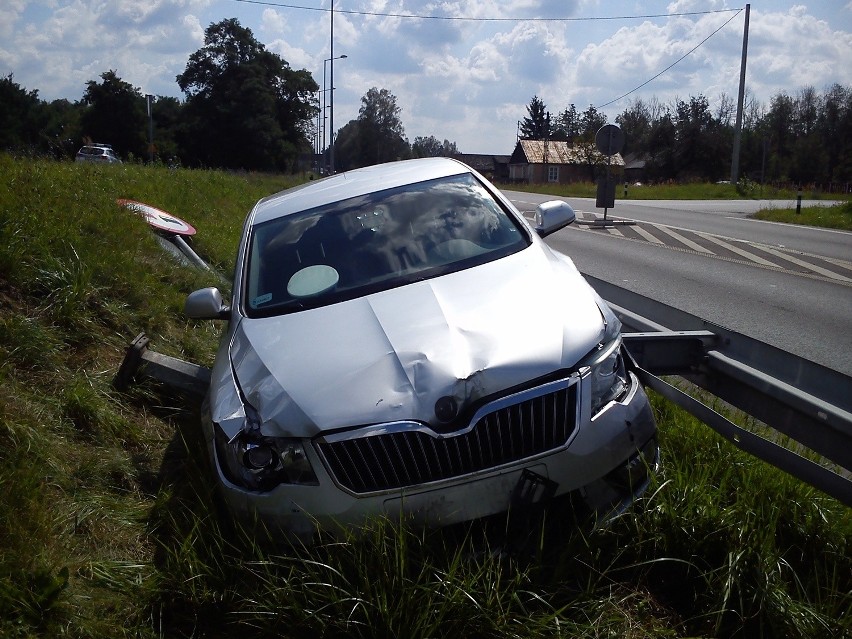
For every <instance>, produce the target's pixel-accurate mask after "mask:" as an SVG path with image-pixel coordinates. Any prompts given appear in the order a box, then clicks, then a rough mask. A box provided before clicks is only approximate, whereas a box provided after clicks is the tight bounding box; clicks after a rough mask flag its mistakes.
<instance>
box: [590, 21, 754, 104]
mask: <svg viewBox="0 0 852 639" xmlns="http://www.w3.org/2000/svg"><path fill="white" fill-rule="evenodd" d="M740 12H742V9H737V10H736V13H735V14H734V15H732V16H731V17H730V18H728V19H727V20H726V21H725V23H724V24H723V25H722V26H721V27H719V28H718V29H716V30H715V31H714V32H713V33H711V34H710V35H709V36H707V37H706V38H704V39H703V40H702V41H701V42H699V43H698V44H696V45H695V46H694V47H692V48H691V49H690V50H689V51H687V52H686V53H684V54H683V55H682V56H681V57H679V58H678V59H677V60H675V61H674V62H672V63H671V64H670V65H669V66H667V67H666V68H665V69H663V70H662V71H660V72H659V73H658V74H657V75H655V76H654V77H653V78H650V79H648V80H645V82H643V83H642V84H640V85H639V86H637V87H636V88H633V89H630V91H628V92H627V93H625V94H624V95H620V96H618V97H617V98H615V99H614V100H610V101H609V102H606V103H604V104H600V105H598V106H597V107H595V108H596V109H603V108H604V107H606V106H609V105H610V104H612V103H613V102H618V101H619V100H620V99H621V98H626V97H627V96H628V95H630V94H631V93H635V92H636V91H638V90H639V89H641V88H642V87H644V86H645V85H646V84H650V83H651V82H653V81H654V80H656V79H657V78H659V77H660V76H661V75H663V74H664V73H665V72H666V71H668V70H669V69H671V68H672V67H673V66H675V65H676V64H678V63H679V62H681V61H682V60H684V59H685V58H686V57H687V56H689V55H691V54H692V53H693V52H695V50H696V49H698V47H700V46H701V45H702V44H704V43H705V42H707V41H708V40H709V39H710V38H712V37H713V36H714V35H716V34H717V33H719V31H721V30H722V29H724V28H725V27H726V26H728V23H729V22H730V21H731V20H733V19H734V18H736V17H737V16H738V15H740ZM708 13H709V12H708ZM717 13H718V12H717Z"/></svg>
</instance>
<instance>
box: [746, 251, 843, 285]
mask: <svg viewBox="0 0 852 639" xmlns="http://www.w3.org/2000/svg"><path fill="white" fill-rule="evenodd" d="M760 250H762V251H766V252H767V253H770V254H772V255H775V256H776V257H780V258H781V259H782V260H787V261H788V262H792V263H793V264H796V265H798V266H802V267H804V268H806V269H808V270H809V271H813V272H814V273H819V274H820V275H823V276H825V277H829V278H831V279H833V280H839V281H841V282H852V279H849V278H848V277H844V276H842V275H839V274H837V273H834V272H833V271H829V270H826V269H824V268H821V267H819V266H817V265H815V264H811V263H810V262H805V261H803V260H800V259H797V258H795V257H793V256H792V255H788V254H787V253H782V252H781V251H776V250H775V249H773V248H769V247H768V246H762V247H761V249H760Z"/></svg>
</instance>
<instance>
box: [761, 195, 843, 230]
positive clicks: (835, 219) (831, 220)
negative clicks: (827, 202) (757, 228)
mask: <svg viewBox="0 0 852 639" xmlns="http://www.w3.org/2000/svg"><path fill="white" fill-rule="evenodd" d="M754 217H755V218H756V219H758V220H769V221H771V222H784V223H785V224H802V225H805V226H822V227H826V228H832V229H843V230H846V231H852V202H844V203H843V204H836V205H834V206H805V207H802V208H801V211H800V212H799V213H797V212H796V209H772V208H768V209H763V210H762V211H758V212H757V213H755V214H754Z"/></svg>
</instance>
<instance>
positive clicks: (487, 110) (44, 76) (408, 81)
mask: <svg viewBox="0 0 852 639" xmlns="http://www.w3.org/2000/svg"><path fill="white" fill-rule="evenodd" d="M330 1H331V0H319V1H318V2H312V3H309V4H312V5H313V6H315V7H323V8H325V9H327V8H328V7H329V5H330ZM297 4H298V3H297ZM731 6H732V5H731V2H730V0H642V1H640V0H606V1H604V0H569V1H565V0H517V1H514V2H512V3H507V2H498V1H497V0H425V1H418V0H347V2H346V3H345V4H344V3H339V4H338V7H339V8H340V9H343V8H345V9H346V10H361V11H367V12H373V13H414V14H419V15H432V16H448V17H479V18H496V17H504V18H505V17H511V18H516V17H522V16H523V17H529V18H556V17H560V18H577V17H590V16H624V15H630V14H633V15H636V14H643V15H649V14H655V15H656V14H668V13H683V12H692V11H707V10H714V11H717V10H729V9H731ZM737 6H741V5H737ZM850 11H852V3H850V2H847V3H843V4H841V3H831V2H810V3H808V4H804V3H801V2H798V3H797V2H796V1H795V0H766V1H765V2H762V3H760V4H759V6H753V7H752V12H751V25H750V36H749V56H748V76H747V86H748V88H749V90H750V91H751V92H752V93H753V94H754V96H755V98H756V99H757V100H759V101H761V102H763V103H768V101H769V99H770V97H771V96H772V95H774V94H776V93H777V92H779V91H786V92H788V93H790V94H793V93H795V92H796V91H797V90H798V89H800V88H801V87H802V86H804V85H813V86H814V87H815V88H817V90H822V89H823V88H824V87H825V86H827V85H829V84H831V83H834V82H838V83H840V84H844V85H847V86H848V85H852V20H851V19H850ZM731 15H732V13H730V12H727V11H725V12H719V13H711V14H706V15H687V16H669V17H661V18H653V19H644V20H641V19H640V20H626V21H625V20H597V21H582V22H578V21H540V20H528V21H521V22H510V21H503V22H500V21H487V22H473V21H460V20H415V19H410V18H403V17H389V16H380V15H354V14H351V13H345V12H343V11H341V10H339V11H336V12H335V14H334V54H335V56H340V55H342V54H346V55H347V56H348V59H346V60H342V61H336V62H335V67H334V70H335V85H336V88H337V91H336V93H335V124H336V125H337V126H340V125H342V124H345V123H346V122H347V121H348V120H350V119H352V118H354V117H357V114H358V109H359V107H360V98H361V96H362V95H364V93H366V91H367V90H368V89H369V88H371V87H373V86H375V87H378V88H387V89H388V90H390V91H391V92H392V93H394V95H396V96H397V98H398V102H399V104H400V106H402V107H403V109H404V110H403V113H402V118H403V124H404V125H405V128H406V132H407V133H408V135H409V138H410V139H413V138H414V137H416V136H418V135H435V136H436V137H438V138H440V139H443V138H447V139H450V140H453V141H456V142H457V143H458V144H459V147H460V149H461V150H462V151H466V152H491V153H508V152H510V151H511V148H512V146H513V144H514V139H515V132H516V124H517V120H519V119H521V118H523V117H524V116H525V115H526V109H525V107H526V105H527V104H528V103H529V100H530V99H531V98H532V96H533V95H539V96H541V97H542V98H543V99H544V100H545V103H546V105H547V107H548V109H549V110H550V111H551V112H552V113H555V112H558V111H560V110H562V109H563V108H565V107H566V106H568V104H569V103H574V104H575V105H576V106H577V108H578V109H581V110H582V109H585V108H586V107H587V106H588V105H589V104H590V103H591V104H596V105H600V104H603V103H604V102H607V101H609V100H612V99H613V98H615V97H617V96H619V95H621V94H623V93H626V92H627V91H629V90H630V89H633V88H634V87H636V86H637V85H639V84H640V83H642V82H645V81H646V80H649V79H650V78H651V77H653V76H654V75H655V74H657V73H659V72H660V71H662V70H663V69H664V68H665V67H666V66H668V65H670V64H671V63H672V62H674V61H675V60H677V59H678V58H679V57H681V56H683V55H684V54H685V53H687V52H688V51H689V49H691V48H692V47H694V46H695V45H697V44H698V43H699V42H700V41H701V40H702V39H703V38H705V37H707V35H709V34H710V33H711V32H712V31H713V30H714V29H716V28H718V27H719V26H720V25H721V24H722V23H724V21H725V20H727V19H728V18H729V17H730V16H731ZM231 17H236V18H238V19H239V20H240V22H241V24H242V25H243V26H245V27H248V28H250V29H251V30H252V32H253V33H254V34H255V37H256V38H258V40H260V41H261V42H263V43H264V44H265V45H266V46H267V48H268V49H269V50H271V51H273V52H275V53H278V54H279V55H281V56H282V57H283V58H284V59H286V60H287V61H288V63H289V64H290V65H291V67H293V68H295V69H300V68H305V69H307V70H308V71H310V72H311V73H312V74H313V75H314V78H315V79H316V80H317V82H318V83H320V84H321V83H322V72H323V60H325V59H327V58H328V57H329V55H330V50H331V49H330V41H329V40H330V32H329V21H330V20H329V19H330V16H329V13H328V12H327V11H314V10H311V11H305V10H298V9H295V8H281V7H270V6H263V5H254V4H250V3H239V2H222V1H219V2H211V1H209V0H150V1H148V2H140V1H139V0H51V2H50V3H46V2H24V1H23V0H5V1H2V2H0V36H2V38H0V73H2V74H3V75H7V74H8V73H13V74H14V79H15V81H16V82H18V83H19V84H21V85H22V86H23V87H24V88H26V89H28V90H33V89H37V90H38V91H39V95H40V96H41V97H42V98H44V99H54V98H59V97H66V98H69V99H72V100H73V99H79V98H80V97H81V96H82V94H83V91H84V90H85V83H86V82H87V81H89V80H98V79H99V77H100V74H101V73H103V72H104V71H107V70H109V69H114V70H116V72H117V73H118V74H119V76H120V77H121V78H122V79H123V80H125V81H126V82H129V83H131V84H132V85H134V86H137V87H140V88H141V89H142V90H143V91H145V92H151V93H155V94H158V95H172V96H177V97H182V94H181V93H180V90H179V88H178V86H177V84H176V82H175V76H176V75H177V74H179V73H181V72H182V71H183V70H184V68H185V66H186V62H187V59H188V57H189V55H190V54H191V53H193V52H194V51H195V50H197V49H198V48H200V47H201V46H202V44H203V33H204V29H205V28H206V27H207V26H208V25H209V24H211V23H213V22H217V21H220V20H222V19H225V18H231ZM742 25H743V14H742V13H740V15H738V16H737V17H735V18H734V19H733V20H732V21H731V23H730V24H729V25H728V26H726V27H725V28H723V29H722V30H721V31H720V32H719V33H717V34H716V35H715V36H713V37H712V38H710V39H709V40H708V41H707V42H706V43H704V44H703V45H702V46H701V47H699V48H698V49H697V50H696V51H695V52H694V53H692V54H691V55H689V56H688V57H687V58H686V59H684V60H683V61H682V62H680V63H678V64H677V65H676V66H675V67H674V68H672V69H671V70H669V71H667V72H666V73H665V74H663V75H662V76H661V77H660V78H658V79H656V80H654V81H653V82H651V83H650V84H648V85H647V86H645V87H643V88H642V89H640V90H639V91H637V92H636V93H634V94H631V96H630V97H629V98H625V99H624V100H622V101H620V102H618V103H616V104H614V105H613V106H611V107H607V108H606V109H605V112H606V113H607V114H608V115H609V116H610V119H611V120H612V119H613V118H614V117H615V115H616V114H618V113H619V112H621V111H622V110H623V109H624V108H625V106H626V105H627V102H628V100H629V99H631V98H636V97H643V98H645V99H649V98H651V97H652V96H656V97H657V98H658V99H659V100H660V101H661V102H664V103H665V102H670V101H671V100H673V99H674V98H675V97H680V98H681V99H687V98H688V97H689V96H691V95H697V94H699V93H703V94H704V95H705V96H706V97H708V99H710V100H711V101H712V100H714V99H715V98H716V97H717V96H718V95H719V94H720V93H722V92H725V93H727V94H729V95H735V94H736V91H737V87H738V79H739V63H740V48H741V45H742Z"/></svg>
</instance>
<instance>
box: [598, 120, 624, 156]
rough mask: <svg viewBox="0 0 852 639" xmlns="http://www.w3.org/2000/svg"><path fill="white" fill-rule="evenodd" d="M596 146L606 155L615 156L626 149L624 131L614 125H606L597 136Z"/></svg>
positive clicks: (599, 130)
mask: <svg viewBox="0 0 852 639" xmlns="http://www.w3.org/2000/svg"><path fill="white" fill-rule="evenodd" d="M595 146H596V147H598V151H600V152H601V153H603V154H604V155H615V154H616V153H619V152H620V151H621V149H623V148H624V131H622V130H621V129H620V128H619V127H617V126H616V125H614V124H604V125H603V126H602V127H601V128H600V129H598V132H597V134H596V135H595Z"/></svg>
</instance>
